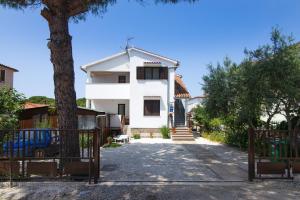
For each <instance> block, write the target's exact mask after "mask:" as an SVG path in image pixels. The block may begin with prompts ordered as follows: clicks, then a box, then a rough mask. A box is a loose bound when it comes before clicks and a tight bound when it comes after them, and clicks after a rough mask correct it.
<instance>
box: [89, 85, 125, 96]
mask: <svg viewBox="0 0 300 200" xmlns="http://www.w3.org/2000/svg"><path fill="white" fill-rule="evenodd" d="M129 86H130V85H129V83H87V84H86V88H85V97H86V98H87V99H129V97H130V89H129V88H130V87H129Z"/></svg>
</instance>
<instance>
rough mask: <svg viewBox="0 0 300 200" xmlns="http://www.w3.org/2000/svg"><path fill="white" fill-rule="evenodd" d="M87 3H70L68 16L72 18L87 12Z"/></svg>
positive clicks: (79, 0)
mask: <svg viewBox="0 0 300 200" xmlns="http://www.w3.org/2000/svg"><path fill="white" fill-rule="evenodd" d="M87 5H88V3H87V1H81V0H77V1H72V2H70V3H69V4H68V15H69V17H74V16H76V15H79V14H82V13H84V12H87V11H88V6H87Z"/></svg>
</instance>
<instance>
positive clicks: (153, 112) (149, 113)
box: [144, 99, 160, 116]
mask: <svg viewBox="0 0 300 200" xmlns="http://www.w3.org/2000/svg"><path fill="white" fill-rule="evenodd" d="M151 104H152V105H151ZM156 106H158V107H156ZM147 107H148V109H147ZM151 109H152V110H151ZM156 109H157V110H156ZM144 116H160V100H159V99H144Z"/></svg>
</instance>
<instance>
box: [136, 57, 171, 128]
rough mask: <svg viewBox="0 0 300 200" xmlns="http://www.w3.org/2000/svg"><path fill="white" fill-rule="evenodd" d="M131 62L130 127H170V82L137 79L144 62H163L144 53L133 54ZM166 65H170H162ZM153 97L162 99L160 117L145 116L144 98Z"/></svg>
mask: <svg viewBox="0 0 300 200" xmlns="http://www.w3.org/2000/svg"><path fill="white" fill-rule="evenodd" d="M130 61H131V62H130V108H131V109H130V127H131V128H160V127H161V126H163V125H168V103H169V101H168V97H169V95H168V84H169V83H168V80H137V79H136V67H137V66H143V65H144V62H161V60H159V59H156V58H153V57H151V56H146V55H145V54H142V53H138V52H131V53H130ZM166 64H169V63H162V65H166ZM170 81H172V80H170ZM173 82H174V77H173ZM173 90H174V89H173ZM151 96H153V97H159V99H160V116H144V97H151Z"/></svg>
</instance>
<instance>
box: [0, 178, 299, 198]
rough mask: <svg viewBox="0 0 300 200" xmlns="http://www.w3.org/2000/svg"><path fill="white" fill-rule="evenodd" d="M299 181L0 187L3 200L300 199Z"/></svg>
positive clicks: (64, 184) (68, 184) (69, 184)
mask: <svg viewBox="0 0 300 200" xmlns="http://www.w3.org/2000/svg"><path fill="white" fill-rule="evenodd" d="M299 197H300V185H299V182H285V181H284V182H281V181H275V182H274V181H272V182H271V181H268V182H258V183H247V182H239V183H234V182H232V183H230V182H227V183H222V182H220V183H217V182H212V183H193V184H191V183H180V184H153V183H149V184H147V183H135V184H127V183H122V184H116V183H106V184H103V183H102V184H99V185H90V186H89V185H87V184H84V183H53V182H52V183H26V184H21V185H20V186H16V187H13V188H8V187H4V188H3V187H0V199H1V200H2V199H25V200H26V199H28V200H31V199H43V200H44V199H45V200H47V199H52V200H54V199H55V200H56V199H62V200H65V199H66V200H67V199H74V200H77V199H78V200H81V199H95V200H96V199H101V200H122V199H124V200H143V199H145V200H170V199H175V200H201V199H203V200H209V199H212V200H215V199H228V200H231V199H259V200H263V199H272V200H277V199H278V200H282V199H299Z"/></svg>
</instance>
